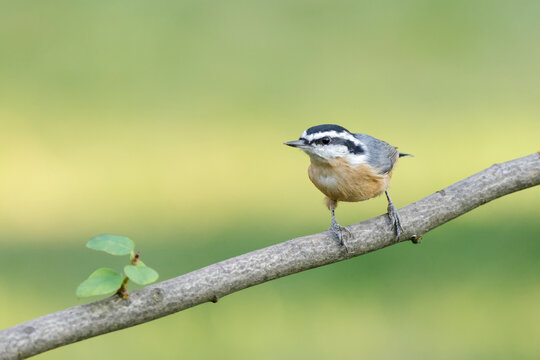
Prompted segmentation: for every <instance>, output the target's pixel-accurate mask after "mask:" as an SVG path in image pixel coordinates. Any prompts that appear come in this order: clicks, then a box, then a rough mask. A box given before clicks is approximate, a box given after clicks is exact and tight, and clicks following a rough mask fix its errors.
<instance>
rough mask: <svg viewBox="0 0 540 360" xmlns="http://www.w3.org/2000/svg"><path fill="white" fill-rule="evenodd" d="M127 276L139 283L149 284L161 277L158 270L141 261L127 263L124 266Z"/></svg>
mask: <svg viewBox="0 0 540 360" xmlns="http://www.w3.org/2000/svg"><path fill="white" fill-rule="evenodd" d="M124 273H125V274H126V276H127V277H128V278H129V279H130V280H131V281H133V282H134V283H137V284H139V285H148V284H151V283H153V282H154V281H156V280H157V279H158V277H159V275H158V273H157V271H156V270H154V269H152V268H149V267H147V266H145V265H144V264H141V263H139V264H138V265H126V266H125V267H124Z"/></svg>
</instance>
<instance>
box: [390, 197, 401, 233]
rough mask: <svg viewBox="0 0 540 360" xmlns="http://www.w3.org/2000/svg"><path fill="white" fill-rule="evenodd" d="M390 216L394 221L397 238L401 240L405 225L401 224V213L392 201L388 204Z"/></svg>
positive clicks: (392, 221) (391, 220)
mask: <svg viewBox="0 0 540 360" xmlns="http://www.w3.org/2000/svg"><path fill="white" fill-rule="evenodd" d="M388 217H389V218H390V222H391V223H392V226H393V228H394V231H395V233H396V239H398V240H399V237H400V236H401V233H402V232H403V227H402V226H401V219H400V218H399V213H398V211H397V209H396V207H395V206H394V204H392V203H389V204H388Z"/></svg>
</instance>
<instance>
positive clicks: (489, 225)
mask: <svg viewBox="0 0 540 360" xmlns="http://www.w3.org/2000/svg"><path fill="white" fill-rule="evenodd" d="M1 7H2V11H1V12H0V43H1V44H2V46H1V50H0V52H1V55H0V79H1V80H0V121H1V128H0V263H1V269H2V271H0V328H5V327H9V326H12V325H15V324H17V323H19V322H23V321H26V320H29V319H32V318H34V317H37V316H40V315H44V314H47V313H50V312H54V311H57V310H61V309H64V308H66V307H70V306H74V305H77V304H81V303H84V302H85V301H88V300H80V299H77V298H76V297H75V288H76V287H77V285H78V284H79V282H81V281H82V280H84V279H85V278H86V277H87V276H88V275H89V274H90V272H91V271H92V270H93V269H94V268H96V267H99V266H110V267H116V268H117V269H121V265H122V264H123V262H124V259H116V258H112V257H110V256H108V255H106V254H101V253H96V252H92V251H90V250H88V249H86V248H85V247H84V244H85V243H86V241H87V240H88V239H90V238H91V237H93V236H95V235H97V234H100V233H114V234H122V235H127V236H129V237H131V238H132V239H134V240H135V242H136V245H137V247H138V248H139V249H140V250H141V252H142V258H143V259H144V261H145V262H146V263H147V264H149V265H150V266H153V267H155V268H156V269H158V270H159V271H160V275H161V279H166V278H171V277H174V276H177V275H180V274H183V273H186V272H189V271H192V270H194V269H197V268H200V267H203V266H205V265H208V264H211V263H214V262H217V261H220V260H223V259H226V258H229V257H231V256H235V255H238V254H241V253H244V252H247V251H251V250H254V249H258V248H261V247H264V246H269V245H271V244H275V243H278V242H281V241H285V240H287V239H290V238H293V237H296V236H300V235H306V234H311V233H315V232H320V231H323V230H325V229H326V228H327V227H328V226H329V214H328V211H327V210H326V209H325V207H324V205H323V201H322V195H321V194H320V193H318V191H317V190H316V189H315V188H314V187H313V186H312V184H311V183H310V182H309V180H308V178H307V172H306V170H307V166H308V158H307V157H306V156H305V155H304V154H302V153H301V152H300V151H298V150H294V149H291V148H287V147H285V146H283V145H282V143H283V142H284V141H288V140H292V139H296V138H297V137H298V136H299V135H300V134H301V133H302V131H303V130H304V129H305V128H307V127H309V126H312V125H316V124H321V123H338V124H340V125H343V126H345V127H347V128H349V129H350V130H351V131H354V132H365V133H368V134H371V135H374V136H376V137H379V138H382V139H383V140H386V141H388V142H390V143H391V144H393V145H396V146H399V148H400V150H401V151H404V152H408V153H412V154H414V155H415V157H414V158H412V159H409V158H407V159H403V160H402V161H400V164H399V167H398V169H397V170H396V171H395V173H394V178H393V182H392V187H391V194H392V197H393V200H394V202H395V203H396V204H397V206H398V207H401V206H404V205H406V204H408V203H410V202H412V201H415V200H418V199H420V198H422V197H424V196H427V195H429V194H431V193H432V192H434V191H437V190H439V189H441V188H443V187H445V186H447V185H449V184H451V183H453V182H455V181H458V180H460V179H462V178H464V177H466V176H469V175H471V174H473V173H475V172H477V171H480V170H482V169H484V168H486V167H488V166H490V165H491V164H493V163H496V162H502V161H506V160H510V159H513V158H516V157H520V156H524V155H528V154H531V153H533V152H535V151H538V150H540V141H539V139H540V120H539V119H540V66H539V64H540V45H539V44H540V42H539V39H540V22H539V21H538V19H539V17H540V2H538V1H534V0H533V1H514V2H509V1H502V0H501V1H494V0H490V1H465V0H458V1H427V0H416V1H400V0H389V1H381V2H372V1H302V0H300V1H282V0H277V1H236V0H233V1H187V0H181V1H176V0H175V1H172V0H171V1H167V0H160V1H154V2H146V1H125V0H113V1H59V0H52V1H46V2H44V1H2V6H1ZM539 203H540V189H538V188H535V189H529V190H526V191H523V192H520V193H516V194H513V195H510V196H508V197H506V198H503V199H499V200H496V201H494V202H492V203H489V204H487V205H485V206H482V207H481V208H479V209H477V210H474V211H473V212H471V213H469V214H467V215H465V216H463V217H461V218H458V219H456V220H454V221H452V222H451V223H449V224H446V225H444V226H442V227H440V228H438V229H436V230H434V231H433V232H431V233H428V234H427V235H426V236H425V238H424V241H423V242H422V244H420V245H412V244H410V243H404V244H400V245H397V246H393V247H391V248H387V249H384V250H382V251H377V252H375V253H372V254H368V255H366V256H361V257H359V258H356V259H352V260H349V261H346V262H342V263H339V264H334V265H331V266H326V267H323V268H318V269H315V270H311V271H308V272H304V273H301V274H296V275H293V276H289V277H286V278H284V279H279V280H276V281H272V282H270V283H266V284H263V285H259V286H256V287H254V288H250V289H247V290H245V291H241V292H239V293H237V294H233V295H230V296H228V297H226V298H224V299H222V300H221V301H220V302H219V303H218V304H216V305H214V304H205V305H202V306H198V307H196V308H193V309H190V310H187V311H185V312H181V313H178V314H175V315H172V316H169V317H166V318H164V319H160V320H157V321H154V322H151V323H147V324H144V325H141V326H137V327H134V328H131V329H127V330H123V331H120V332H116V333H113V334H109V335H105V336H100V337H98V338H94V339H90V340H87V341H84V342H81V343H77V344H74V345H70V346H67V347H64V348H61V349H57V350H54V351H51V352H48V353H45V354H43V355H41V356H40V357H41V358H42V359H94V358H103V359H113V358H117V359H127V358H129V359H145V358H156V359H178V358H184V359H208V358H217V359H278V358H279V359H332V358H339V359H352V358H355V359H356V358H369V359H419V358H420V359H422V358H429V359H456V358H458V359H509V358H511V359H538V358H539V357H540V342H539V341H538V339H539V338H540V307H539V306H538V305H539V303H540V279H539V274H540V235H539V234H540V225H539V216H540V211H539ZM385 209H386V201H385V199H384V197H383V198H378V199H374V200H370V201H369V202H366V203H357V204H342V205H340V207H339V209H338V211H337V216H338V219H339V221H340V222H341V223H342V224H350V223H353V222H358V221H362V220H364V219H367V218H370V217H372V216H376V215H380V214H381V213H383V212H384V211H385Z"/></svg>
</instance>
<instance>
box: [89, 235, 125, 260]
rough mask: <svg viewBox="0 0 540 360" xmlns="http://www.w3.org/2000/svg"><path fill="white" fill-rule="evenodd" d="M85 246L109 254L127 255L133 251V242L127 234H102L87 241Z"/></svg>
mask: <svg viewBox="0 0 540 360" xmlns="http://www.w3.org/2000/svg"><path fill="white" fill-rule="evenodd" d="M86 247H87V248H90V249H94V250H101V251H105V252H106V253H109V254H111V255H127V254H130V253H131V251H133V248H134V247H135V244H134V243H133V240H131V239H130V238H128V237H127V236H120V235H111V234H103V235H99V236H96V237H95V238H93V239H91V240H90V241H88V243H86Z"/></svg>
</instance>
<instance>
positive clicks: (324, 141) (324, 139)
mask: <svg viewBox="0 0 540 360" xmlns="http://www.w3.org/2000/svg"><path fill="white" fill-rule="evenodd" d="M321 142H322V143H323V144H324V145H328V144H330V138H329V137H328V136H325V137H323V138H322V139H321Z"/></svg>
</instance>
